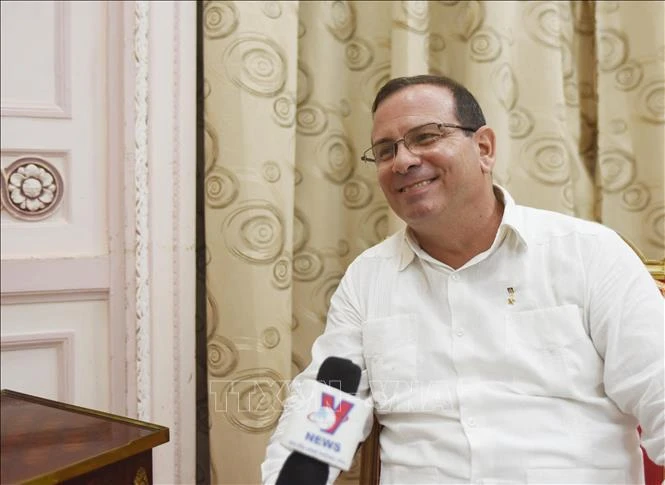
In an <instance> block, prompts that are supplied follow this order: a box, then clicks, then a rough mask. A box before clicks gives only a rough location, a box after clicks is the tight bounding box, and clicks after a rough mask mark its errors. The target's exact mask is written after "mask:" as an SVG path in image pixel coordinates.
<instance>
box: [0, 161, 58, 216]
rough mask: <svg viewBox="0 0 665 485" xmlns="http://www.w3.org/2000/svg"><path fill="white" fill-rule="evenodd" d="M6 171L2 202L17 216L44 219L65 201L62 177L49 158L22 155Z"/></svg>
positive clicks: (6, 208) (5, 207) (8, 210)
mask: <svg viewBox="0 0 665 485" xmlns="http://www.w3.org/2000/svg"><path fill="white" fill-rule="evenodd" d="M4 172H5V176H6V179H5V178H3V184H2V206H3V209H5V210H7V212H9V213H10V214H11V215H12V216H14V217H16V218H17V219H23V220H29V221H36V220H41V219H44V218H46V217H48V216H49V215H51V214H52V213H53V212H54V211H55V210H56V209H57V208H58V206H59V205H60V202H62V195H63V181H62V177H61V176H60V172H58V170H57V169H56V168H55V167H54V166H53V165H52V164H50V163H49V162H47V161H46V160H43V159H41V158H36V157H24V158H20V159H18V160H15V161H14V162H12V163H11V164H10V165H9V166H8V167H6V168H5V169H4Z"/></svg>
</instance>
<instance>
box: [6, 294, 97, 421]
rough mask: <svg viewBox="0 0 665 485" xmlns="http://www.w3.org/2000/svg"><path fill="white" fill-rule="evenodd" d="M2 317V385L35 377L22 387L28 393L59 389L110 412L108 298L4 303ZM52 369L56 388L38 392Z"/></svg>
mask: <svg viewBox="0 0 665 485" xmlns="http://www.w3.org/2000/svg"><path fill="white" fill-rule="evenodd" d="M0 319H1V320H2V368H1V369H0V372H1V375H2V386H3V387H10V386H9V384H12V385H15V384H16V383H20V382H22V381H27V380H31V379H35V380H36V382H25V383H24V384H23V385H22V386H26V387H30V389H29V391H31V392H29V393H36V394H39V395H42V396H44V397H53V396H48V395H46V394H48V393H53V392H56V393H57V394H58V397H59V396H60V395H63V396H65V399H64V400H65V401H67V402H71V403H75V404H77V405H80V406H85V407H91V408H96V409H100V410H102V411H108V410H109V386H110V378H109V371H110V369H109V360H110V351H109V343H108V342H109V339H108V333H109V328H108V327H109V325H108V302H107V301H94V300H92V301H80V302H48V303H29V304H28V303H26V304H23V303H20V304H3V305H2V306H0ZM5 364H7V365H5ZM50 366H54V367H55V369H56V370H55V371H54V370H53V368H51V367H50ZM54 372H55V374H56V375H57V378H56V381H55V382H57V384H56V385H55V387H53V385H52V384H49V385H48V386H47V387H45V389H44V391H43V392H34V391H38V389H35V388H36V387H38V386H39V385H40V383H42V382H46V381H47V380H49V379H52V378H53V373H54ZM26 387H23V388H22V389H14V390H17V391H23V392H28V389H27V388H26Z"/></svg>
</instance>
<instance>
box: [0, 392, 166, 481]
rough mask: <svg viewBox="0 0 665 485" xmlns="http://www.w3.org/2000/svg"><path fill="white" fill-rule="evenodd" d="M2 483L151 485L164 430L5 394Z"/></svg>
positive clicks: (136, 422) (116, 417)
mask: <svg viewBox="0 0 665 485" xmlns="http://www.w3.org/2000/svg"><path fill="white" fill-rule="evenodd" d="M0 393H1V396H2V413H1V415H2V427H1V428H0V434H1V435H2V441H1V446H0V453H1V455H2V456H1V463H2V466H1V467H0V483H2V484H3V485H5V484H13V483H25V484H31V485H37V484H53V483H66V484H68V485H74V484H76V485H83V484H86V485H93V484H95V485H96V484H113V485H124V484H127V485H147V484H151V483H152V448H154V447H155V446H158V445H161V444H163V443H166V442H167V441H168V440H169V430H168V428H166V427H164V426H158V425H155V424H150V423H145V422H142V421H137V420H135V419H130V418H125V417H122V416H116V415H113V414H109V413H104V412H101V411H95V410H92V409H86V408H82V407H78V406H72V405H69V404H64V403H60V402H57V401H51V400H49V399H43V398H39V397H35V396H30V395H28V394H22V393H19V392H15V391H9V390H2V391H0Z"/></svg>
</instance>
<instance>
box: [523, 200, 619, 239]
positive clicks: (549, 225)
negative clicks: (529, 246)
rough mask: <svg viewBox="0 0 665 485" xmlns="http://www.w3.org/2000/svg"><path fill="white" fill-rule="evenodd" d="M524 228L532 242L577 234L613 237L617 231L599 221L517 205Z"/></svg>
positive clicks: (593, 237) (577, 235)
mask: <svg viewBox="0 0 665 485" xmlns="http://www.w3.org/2000/svg"><path fill="white" fill-rule="evenodd" d="M516 208H517V210H518V211H519V215H520V220H521V225H522V230H523V231H524V232H525V233H526V236H527V238H528V239H529V240H531V241H532V242H536V243H538V242H545V241H547V240H550V239H552V238H558V237H565V236H576V237H584V238H586V237H588V238H591V239H597V238H605V237H613V235H616V233H615V232H614V231H613V230H612V229H610V228H609V227H607V226H604V225H602V224H600V223H598V222H595V221H590V220H587V219H582V218H579V217H575V216H572V215H567V214H562V213H560V212H554V211H551V210H546V209H538V208H535V207H527V206H517V207H516Z"/></svg>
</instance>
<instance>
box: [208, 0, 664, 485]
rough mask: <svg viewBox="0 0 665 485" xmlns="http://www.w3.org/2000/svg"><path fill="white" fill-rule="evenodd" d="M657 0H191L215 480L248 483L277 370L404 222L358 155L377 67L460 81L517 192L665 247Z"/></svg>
mask: <svg viewBox="0 0 665 485" xmlns="http://www.w3.org/2000/svg"><path fill="white" fill-rule="evenodd" d="M663 5H664V4H663V2H633V1H630V2H611V1H602V2H591V1H589V2H578V1H569V2H564V1H562V2H549V1H547V2H540V1H530V2H494V1H468V2H461V1H432V2H423V1H395V2H378V1H368V2H362V1H355V2H342V1H302V2H297V1H282V2H279V1H256V2H251V1H238V2H232V1H206V2H204V3H203V5H202V8H203V12H202V29H203V35H204V46H203V59H204V68H203V71H204V78H205V84H204V91H205V92H204V96H205V183H204V189H203V190H204V193H205V226H206V234H205V238H206V268H207V271H206V285H207V346H208V361H207V365H208V390H209V418H210V422H209V425H210V454H211V455H210V459H211V481H212V483H220V484H221V483H224V484H240V483H242V484H250V483H258V482H259V477H260V472H259V465H260V463H261V461H262V459H263V456H264V452H265V445H266V442H267V440H268V437H269V436H270V434H271V432H272V430H273V428H274V426H275V423H276V421H277V419H278V417H279V414H280V402H281V399H283V397H284V393H285V388H284V387H283V384H284V382H285V381H288V379H290V378H291V376H293V375H294V373H297V372H298V371H299V370H301V369H302V368H303V367H304V366H305V365H306V364H307V363H308V361H309V359H310V355H309V351H310V347H311V344H312V342H313V340H314V339H315V338H316V337H317V336H318V335H319V334H320V333H321V332H322V330H323V328H324V325H325V315H326V310H327V306H328V301H329V298H330V296H331V294H332V292H333V291H334V290H335V288H336V286H337V284H338V282H339V280H340V278H341V277H342V275H343V273H344V270H345V268H346V266H347V265H348V264H349V263H350V262H351V261H352V259H353V258H354V257H355V256H356V255H357V254H358V253H360V252H361V251H362V250H363V249H365V248H367V247H369V246H370V245H372V244H375V243H377V242H378V241H380V240H381V239H382V238H384V237H385V236H386V235H387V234H388V233H389V232H392V231H393V230H394V229H395V228H397V227H398V222H396V220H395V219H394V218H393V216H392V215H391V214H390V213H389V210H388V208H387V205H386V203H385V202H384V199H383V196H382V194H381V192H380V189H379V188H378V186H377V184H376V182H375V173H374V168H373V166H370V165H367V166H366V165H363V163H362V162H360V161H359V156H360V154H361V153H362V151H363V150H364V149H365V148H367V146H368V145H369V134H370V130H371V114H370V104H371V102H372V99H373V97H374V95H375V93H376V91H377V90H378V88H379V87H380V86H381V85H382V83H384V82H385V81H386V80H388V79H389V78H390V77H394V76H399V75H411V74H421V73H428V72H429V73H442V74H446V75H449V76H451V77H453V78H455V79H457V80H458V81H460V82H462V83H464V84H466V85H467V86H468V87H469V88H470V90H471V91H472V92H473V93H474V94H476V96H477V97H478V99H479V101H480V103H481V105H482V106H483V107H484V109H485V111H486V116H487V119H488V123H489V124H490V125H491V126H493V127H494V128H495V130H496V132H497V135H498V162H497V168H496V170H495V178H496V180H497V182H498V183H500V184H502V185H504V186H505V187H507V188H508V189H509V190H510V191H511V192H512V194H513V195H514V196H515V198H516V199H517V201H518V202H520V203H523V204H527V205H532V206H536V207H541V208H547V209H551V210H555V211H559V212H563V213H567V214H573V215H577V216H579V217H583V218H586V219H593V220H597V221H599V222H602V223H604V224H606V225H608V226H610V227H612V228H614V229H615V230H617V231H619V232H620V233H621V234H622V235H624V236H625V237H627V238H629V239H630V240H631V241H632V242H633V243H634V244H635V245H636V246H637V247H639V248H640V249H641V250H642V251H643V252H644V253H645V254H646V255H647V256H649V257H651V258H654V259H660V258H663V257H664V255H665V242H664V240H665V234H664V232H665V230H664V227H665V204H664V195H663V193H664V180H663V178H664V175H665V168H664V162H663V161H664V156H663V155H664V153H663V150H664V136H663V134H664V115H665V113H664V89H665V81H664V77H665V76H664V73H663V71H664V62H663V58H664V56H665V42H664V38H663V37H664V29H663V26H664V25H665V18H664V8H663ZM356 475H357V474H355V473H354V471H353V470H352V471H351V472H350V473H348V474H346V476H345V477H343V478H340V480H339V482H338V483H354V481H355V480H356V479H355V478H354V477H355V476H356Z"/></svg>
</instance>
